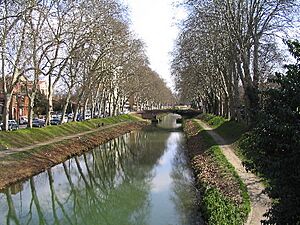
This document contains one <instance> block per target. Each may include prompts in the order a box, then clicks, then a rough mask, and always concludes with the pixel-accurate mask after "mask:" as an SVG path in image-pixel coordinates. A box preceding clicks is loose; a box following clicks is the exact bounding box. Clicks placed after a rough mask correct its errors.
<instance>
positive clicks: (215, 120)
mask: <svg viewBox="0 0 300 225" xmlns="http://www.w3.org/2000/svg"><path fill="white" fill-rule="evenodd" d="M199 118H200V119H201V120H203V121H204V122H206V123H207V124H208V125H210V126H211V127H212V128H217V127H219V126H221V125H222V124H223V123H225V122H227V121H228V120H227V119H225V118H224V117H221V116H215V115H213V114H209V113H207V114H206V113H205V114H201V115H200V116H199Z"/></svg>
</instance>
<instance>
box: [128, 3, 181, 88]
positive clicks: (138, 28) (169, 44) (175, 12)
mask: <svg viewBox="0 0 300 225" xmlns="http://www.w3.org/2000/svg"><path fill="white" fill-rule="evenodd" d="M124 2H125V4H127V5H128V8H129V14H130V15H129V17H130V19H131V22H132V24H131V29H132V30H133V31H134V32H135V33H136V35H137V37H138V38H140V39H142V40H143V41H144V42H145V44H146V51H147V55H148V57H149V61H150V67H151V68H152V69H153V70H154V71H156V72H157V73H158V74H159V75H160V77H161V78H163V79H164V80H165V81H166V83H167V85H168V86H169V87H170V88H171V89H173V90H174V81H173V79H172V76H171V71H170V64H171V60H172V56H171V52H172V50H173V47H174V42H175V39H176V37H177V35H178V33H179V28H178V26H177V25H178V22H179V21H180V20H182V19H184V16H185V13H184V10H183V9H180V8H178V7H175V5H176V4H175V2H178V1H175V0H124Z"/></svg>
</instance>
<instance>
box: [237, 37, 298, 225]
mask: <svg viewBox="0 0 300 225" xmlns="http://www.w3.org/2000/svg"><path fill="white" fill-rule="evenodd" d="M288 46H289V48H290V52H291V53H292V54H293V55H294V57H295V58H296V59H297V63H296V64H292V65H287V66H285V67H286V69H287V72H286V74H281V73H276V74H275V77H274V78H273V79H272V80H270V81H271V82H272V85H270V88H269V89H268V90H267V91H266V92H264V93H263V95H262V96H263V97H262V99H263V101H262V103H263V104H262V109H261V111H260V112H259V114H258V115H259V117H258V120H257V123H256V127H255V128H254V129H253V131H251V132H250V133H249V134H247V135H246V136H244V138H243V140H242V141H241V142H240V144H239V146H240V149H241V151H242V153H243V154H244V155H245V157H246V158H247V165H248V167H250V169H252V170H255V171H257V172H258V173H259V174H261V175H262V176H264V177H265V178H266V179H267V180H268V182H269V184H268V185H269V187H268V191H269V195H270V196H271V197H272V198H273V199H274V202H273V206H272V208H271V210H270V211H269V212H268V216H269V219H268V221H266V222H265V224H300V192H299V187H300V174H299V171H300V164H299V162H300V64H299V62H300V43H299V42H297V41H290V42H288Z"/></svg>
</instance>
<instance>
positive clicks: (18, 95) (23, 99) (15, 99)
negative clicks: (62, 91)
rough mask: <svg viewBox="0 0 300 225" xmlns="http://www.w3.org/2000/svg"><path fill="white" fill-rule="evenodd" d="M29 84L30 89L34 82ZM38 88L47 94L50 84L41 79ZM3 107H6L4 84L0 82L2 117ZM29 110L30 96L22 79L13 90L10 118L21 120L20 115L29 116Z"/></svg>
mask: <svg viewBox="0 0 300 225" xmlns="http://www.w3.org/2000/svg"><path fill="white" fill-rule="evenodd" d="M27 85H28V88H29V89H30V88H31V87H32V83H29V84H27ZM38 88H39V91H40V92H41V93H42V94H44V95H47V93H48V86H47V83H46V82H45V81H40V82H39V83H38ZM3 108H4V94H3V89H2V85H1V83H0V117H2V114H3ZM28 111H29V98H28V96H27V93H26V86H25V83H24V80H22V79H21V80H20V82H19V83H18V84H17V85H16V87H15V88H14V90H13V96H12V99H11V103H10V107H9V118H10V119H15V120H16V121H19V119H20V117H23V116H25V117H28Z"/></svg>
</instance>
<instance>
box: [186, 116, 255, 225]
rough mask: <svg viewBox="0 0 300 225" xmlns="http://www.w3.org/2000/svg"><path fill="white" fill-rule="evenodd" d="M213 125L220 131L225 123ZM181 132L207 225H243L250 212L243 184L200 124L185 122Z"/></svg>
mask: <svg viewBox="0 0 300 225" xmlns="http://www.w3.org/2000/svg"><path fill="white" fill-rule="evenodd" d="M212 119H213V118H210V119H209V120H212ZM213 121H215V122H216V123H215V124H218V126H219V127H220V126H221V125H222V124H225V123H226V122H228V121H226V120H221V119H216V120H213ZM220 121H221V122H220ZM216 127H217V125H216ZM184 131H185V133H186V135H187V137H188V141H187V144H188V149H189V154H190V158H191V164H192V167H193V170H194V172H195V176H196V183H197V185H198V187H199V190H200V191H201V193H202V195H201V196H202V197H201V206H202V211H203V214H204V218H205V220H206V222H207V224H208V225H221V224H222V225H224V224H228V225H229V224H230V225H240V224H244V222H245V220H246V219H247V216H248V214H249V212H250V197H249V194H248V191H247V188H246V186H245V184H244V183H243V182H242V180H241V178H240V177H239V176H238V174H237V172H236V171H235V169H234V167H233V166H232V165H231V164H230V163H229V162H228V161H227V159H226V157H225V156H224V155H223V153H222V151H221V149H220V148H219V146H218V145H216V143H215V142H214V140H213V138H212V137H210V135H209V134H208V133H207V132H206V131H204V130H203V128H202V127H201V126H200V124H199V123H197V122H196V121H195V120H188V121H186V122H185V123H184Z"/></svg>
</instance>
